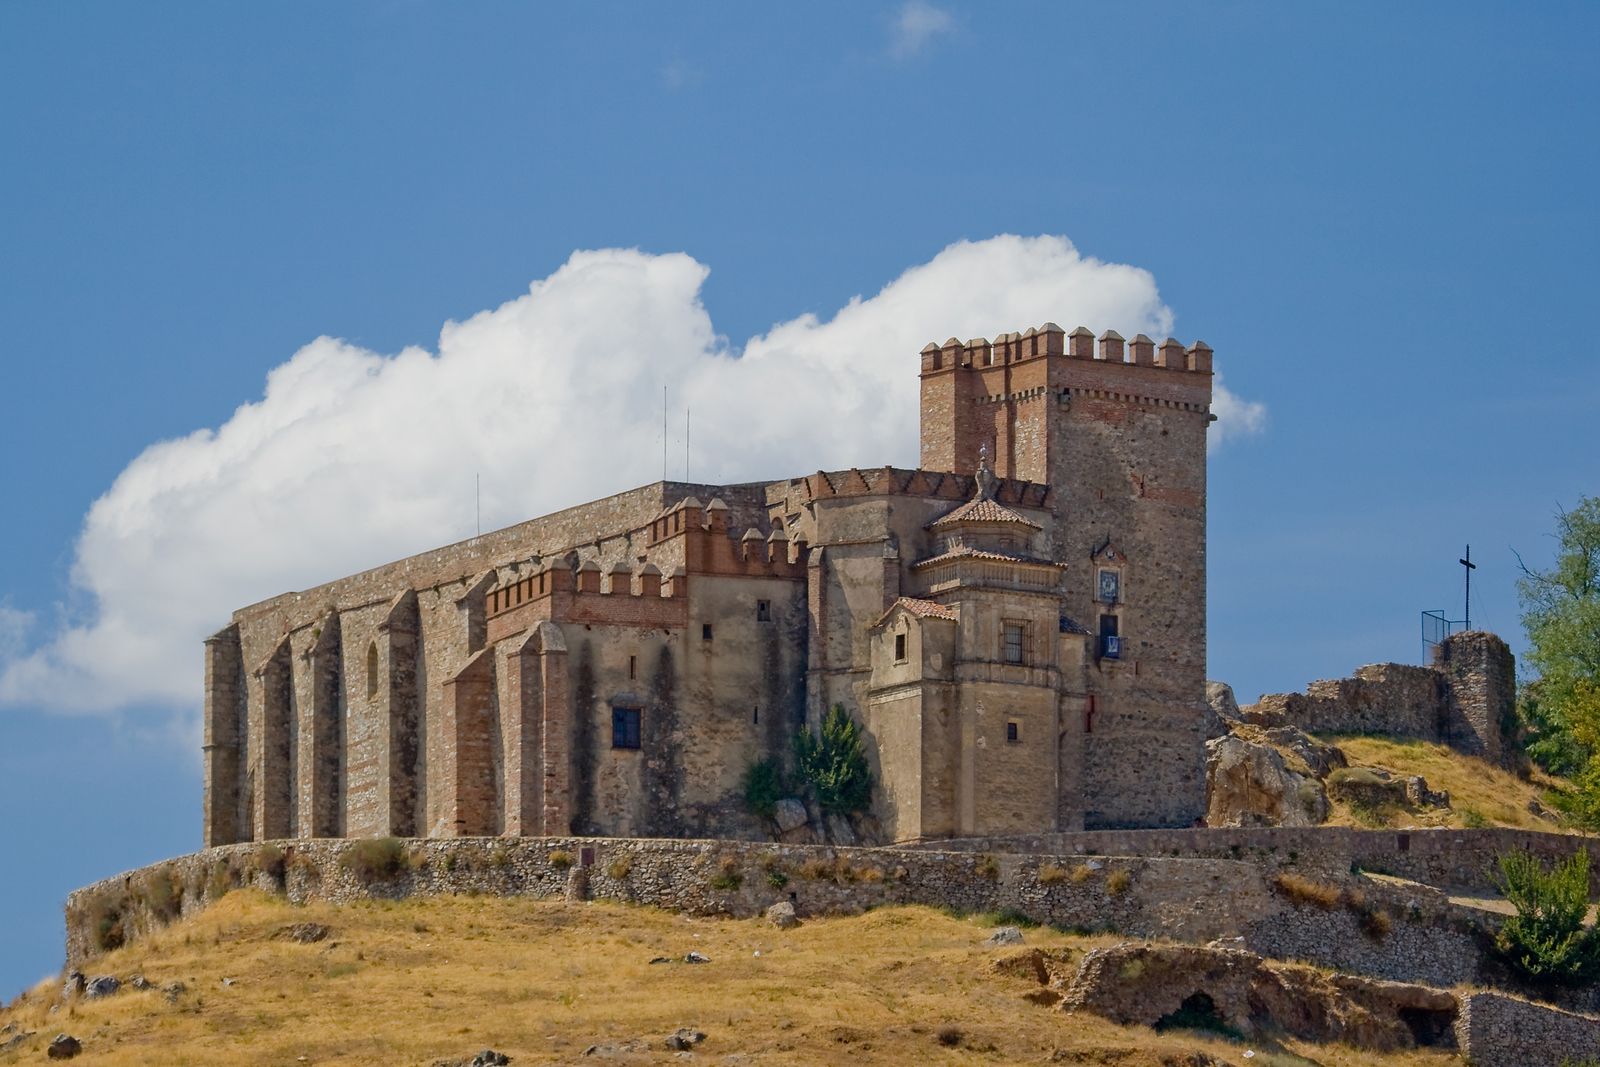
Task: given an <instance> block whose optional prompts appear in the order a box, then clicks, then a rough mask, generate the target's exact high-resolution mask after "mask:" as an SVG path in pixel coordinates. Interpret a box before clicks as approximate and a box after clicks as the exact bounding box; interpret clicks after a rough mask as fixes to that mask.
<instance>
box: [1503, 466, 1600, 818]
mask: <svg viewBox="0 0 1600 1067" xmlns="http://www.w3.org/2000/svg"><path fill="white" fill-rule="evenodd" d="M1556 539H1557V550H1556V560H1555V564H1554V566H1552V567H1550V568H1549V569H1548V570H1534V569H1533V568H1531V567H1529V566H1528V565H1527V564H1525V563H1524V564H1523V565H1522V578H1521V579H1520V580H1519V581H1518V582H1517V595H1518V598H1519V600H1520V601H1521V603H1522V626H1523V629H1524V630H1525V631H1526V632H1527V635H1528V653H1527V655H1526V656H1525V657H1524V662H1525V663H1526V664H1527V665H1528V666H1530V667H1531V668H1533V670H1534V671H1535V672H1536V673H1537V678H1536V679H1535V680H1534V681H1532V682H1529V683H1527V684H1525V685H1524V686H1523V687H1522V692H1521V694H1520V695H1519V700H1518V714H1519V718H1520V719H1521V722H1522V726H1523V729H1524V730H1525V731H1526V733H1527V737H1528V742H1527V751H1528V755H1529V756H1530V757H1531V758H1532V759H1533V760H1534V761H1535V762H1537V763H1538V764H1539V765H1540V766H1542V767H1544V768H1545V769H1547V770H1549V771H1552V772H1554V773H1556V774H1564V775H1571V776H1577V777H1579V778H1580V779H1590V780H1592V782H1593V784H1595V785H1596V786H1600V762H1597V755H1600V497H1585V498H1584V499H1583V500H1581V501H1579V503H1578V506H1577V507H1575V508H1573V509H1572V510H1571V511H1558V512H1557V513H1556ZM1519 562H1520V560H1519ZM1597 797H1600V794H1597ZM1596 808H1597V810H1600V803H1597V804H1596Z"/></svg>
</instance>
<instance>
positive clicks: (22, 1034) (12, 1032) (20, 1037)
mask: <svg viewBox="0 0 1600 1067" xmlns="http://www.w3.org/2000/svg"><path fill="white" fill-rule="evenodd" d="M33 1033H34V1032H33V1031H32V1030H18V1029H17V1028H16V1027H15V1026H7V1027H6V1028H5V1029H3V1030H0V1035H9V1036H5V1040H3V1041H0V1056H4V1055H5V1054H6V1053H8V1052H12V1051H14V1050H16V1049H19V1048H21V1047H22V1046H23V1045H25V1044H27V1042H28V1038H30V1037H32V1036H33Z"/></svg>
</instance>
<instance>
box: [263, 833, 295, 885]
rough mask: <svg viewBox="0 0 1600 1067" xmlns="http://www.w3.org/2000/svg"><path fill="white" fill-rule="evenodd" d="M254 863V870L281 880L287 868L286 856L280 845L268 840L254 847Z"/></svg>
mask: <svg viewBox="0 0 1600 1067" xmlns="http://www.w3.org/2000/svg"><path fill="white" fill-rule="evenodd" d="M255 864H256V870H258V871H260V872H261V873H262V874H264V875H267V876H268V877H269V878H274V879H276V880H277V881H280V882H281V881H283V875H284V872H285V871H286V870H287V869H288V857H287V856H285V855H284V852H283V849H282V848H281V847H279V846H278V845H274V844H273V843H272V842H270V841H269V842H267V843H266V844H264V845H261V846H260V847H258V848H257V849H256V854H255Z"/></svg>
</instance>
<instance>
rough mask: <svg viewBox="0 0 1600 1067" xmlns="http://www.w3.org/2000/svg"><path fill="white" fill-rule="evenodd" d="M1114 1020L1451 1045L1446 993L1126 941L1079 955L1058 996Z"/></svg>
mask: <svg viewBox="0 0 1600 1067" xmlns="http://www.w3.org/2000/svg"><path fill="white" fill-rule="evenodd" d="M1061 1007H1062V1010H1065V1011H1088V1012H1092V1013H1094V1014H1096V1015H1100V1016H1103V1017H1105V1018H1107V1019H1110V1020H1112V1021H1114V1022H1118V1023H1123V1024H1128V1023H1139V1024H1143V1025H1145V1026H1156V1025H1163V1024H1165V1025H1189V1026H1195V1025H1206V1024H1211V1025H1218V1026H1222V1027H1228V1028H1231V1029H1234V1030H1237V1031H1239V1032H1240V1033H1243V1034H1256V1033H1260V1032H1263V1031H1264V1030H1267V1031H1282V1032H1285V1033H1288V1034H1292V1035H1293V1036H1295V1037H1298V1038H1302V1039H1304V1040H1308V1041H1333V1040H1337V1041H1341V1042H1343V1043H1344V1044H1347V1045H1351V1046H1353V1047H1355V1048H1360V1049H1369V1050H1372V1051H1390V1050H1393V1049H1404V1048H1417V1047H1428V1048H1453V1047H1454V1046H1455V1034H1454V1030H1453V1026H1454V1023H1455V1020H1456V1015H1457V1012H1458V1006H1457V1003H1456V998H1455V996H1454V995H1453V994H1451V993H1448V992H1445V991H1443V990H1438V989H1430V988H1428V987H1427V986H1419V985H1409V984H1406V983H1401V982H1384V981H1378V980H1376V979H1370V978H1356V977H1353V976H1350V975H1341V974H1326V973H1324V972H1322V971H1318V970H1316V969H1314V968H1311V967H1306V966H1303V965H1299V964H1283V963H1275V962H1272V961H1269V960H1266V959H1264V958H1262V957H1261V956H1258V955H1256V954H1255V953H1253V952H1244V951H1239V950H1236V949H1225V948H1201V947H1199V946H1193V945H1169V946H1159V945H1149V944H1136V943H1132V942H1127V943H1124V944H1121V945H1114V946H1112V947H1110V948H1102V949H1095V950H1094V951H1092V952H1090V953H1089V954H1088V955H1087V956H1085V957H1084V960H1083V962H1082V964H1080V965H1079V967H1078V972H1077V974H1076V975H1074V976H1073V978H1072V981H1071V983H1070V984H1069V986H1068V989H1067V992H1066V996H1065V998H1064V999H1063V1000H1062V1003H1061Z"/></svg>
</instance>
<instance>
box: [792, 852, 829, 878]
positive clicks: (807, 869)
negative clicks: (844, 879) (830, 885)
mask: <svg viewBox="0 0 1600 1067" xmlns="http://www.w3.org/2000/svg"><path fill="white" fill-rule="evenodd" d="M800 877H802V878H805V879H807V880H809V881H813V882H831V881H833V863H832V862H831V861H829V860H825V859H821V858H819V857H813V858H811V859H808V860H806V861H805V862H804V863H802V864H800Z"/></svg>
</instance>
